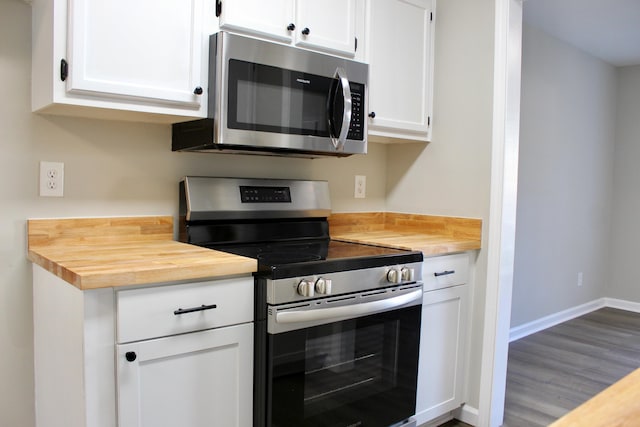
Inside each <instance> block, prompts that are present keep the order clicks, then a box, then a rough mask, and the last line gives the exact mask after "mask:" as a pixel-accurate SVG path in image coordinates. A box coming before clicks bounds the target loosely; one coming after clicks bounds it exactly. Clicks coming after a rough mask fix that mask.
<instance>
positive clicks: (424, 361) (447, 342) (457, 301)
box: [416, 285, 468, 423]
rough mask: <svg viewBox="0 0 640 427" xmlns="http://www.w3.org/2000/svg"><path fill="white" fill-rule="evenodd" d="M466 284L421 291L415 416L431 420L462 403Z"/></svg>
mask: <svg viewBox="0 0 640 427" xmlns="http://www.w3.org/2000/svg"><path fill="white" fill-rule="evenodd" d="M467 292H468V285H461V286H455V287H452V288H446V289H441V290H437V291H431V292H425V293H424V298H423V300H422V324H421V326H420V327H421V330H420V361H419V365H418V392H417V396H416V416H417V417H418V422H419V423H424V422H426V421H429V420H432V419H434V418H436V417H439V416H440V415H443V414H445V413H447V412H449V411H451V410H453V409H455V408H457V407H459V406H460V405H461V404H462V403H463V401H464V396H463V388H464V376H465V372H464V367H465V343H466V333H467V299H468V296H467Z"/></svg>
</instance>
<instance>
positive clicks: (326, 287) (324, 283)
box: [316, 277, 331, 295]
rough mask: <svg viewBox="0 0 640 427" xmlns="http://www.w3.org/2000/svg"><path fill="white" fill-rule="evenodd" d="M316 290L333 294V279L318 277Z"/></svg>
mask: <svg viewBox="0 0 640 427" xmlns="http://www.w3.org/2000/svg"><path fill="white" fill-rule="evenodd" d="M316 292H317V293H319V294H325V295H331V279H324V278H322V277H320V278H318V280H316Z"/></svg>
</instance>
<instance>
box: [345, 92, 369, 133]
mask: <svg viewBox="0 0 640 427" xmlns="http://www.w3.org/2000/svg"><path fill="white" fill-rule="evenodd" d="M349 89H351V125H350V126H349V133H348V134H347V139H355V140H358V141H362V140H363V139H364V114H365V112H364V85H363V84H360V83H354V82H350V83H349Z"/></svg>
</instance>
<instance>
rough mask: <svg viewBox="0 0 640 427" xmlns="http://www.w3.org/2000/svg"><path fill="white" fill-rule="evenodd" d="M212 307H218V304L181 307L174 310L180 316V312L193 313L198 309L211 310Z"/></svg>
mask: <svg viewBox="0 0 640 427" xmlns="http://www.w3.org/2000/svg"><path fill="white" fill-rule="evenodd" d="M212 308H217V306H216V305H215V304H211V305H204V304H202V305H201V306H200V307H191V308H179V309H177V310H176V311H174V312H173V314H175V315H176V316H178V315H180V314H186V313H193V312H196V311H204V310H211V309H212Z"/></svg>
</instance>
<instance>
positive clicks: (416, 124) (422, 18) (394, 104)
mask: <svg viewBox="0 0 640 427" xmlns="http://www.w3.org/2000/svg"><path fill="white" fill-rule="evenodd" d="M431 17H432V1H431V0H370V3H369V10H368V17H367V59H368V62H369V64H370V76H369V110H370V111H371V112H375V118H372V119H370V121H369V135H370V136H373V138H371V140H372V141H376V140H380V141H382V142H389V141H387V140H385V139H384V138H385V137H386V138H400V139H413V140H425V141H426V140H429V138H430V135H429V130H430V115H431V113H430V111H431V87H432V83H431V79H432V76H431V74H432V54H433V53H432V47H433V44H432V43H433V28H432V27H433V23H432V20H431V19H432V18H431ZM376 137H378V139H376Z"/></svg>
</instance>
